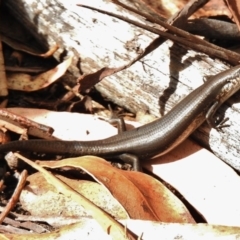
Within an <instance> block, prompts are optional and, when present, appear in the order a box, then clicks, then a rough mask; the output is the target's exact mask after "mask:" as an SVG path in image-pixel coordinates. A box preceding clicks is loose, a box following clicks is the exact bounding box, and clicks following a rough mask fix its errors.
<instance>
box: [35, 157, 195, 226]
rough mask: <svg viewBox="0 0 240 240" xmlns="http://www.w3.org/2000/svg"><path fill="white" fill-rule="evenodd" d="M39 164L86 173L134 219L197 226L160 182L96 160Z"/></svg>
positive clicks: (84, 159) (87, 158) (68, 160)
mask: <svg viewBox="0 0 240 240" xmlns="http://www.w3.org/2000/svg"><path fill="white" fill-rule="evenodd" d="M39 164H40V165H41V166H44V167H50V168H59V167H66V166H67V167H74V168H81V169H83V170H84V171H86V172H87V173H88V174H90V175H91V176H92V177H94V178H95V179H96V180H97V181H99V182H100V183H102V184H103V185H104V186H106V188H107V189H108V190H109V191H110V192H111V193H112V194H113V196H114V197H115V198H116V199H117V200H118V201H119V202H120V203H121V204H122V205H123V207H124V208H125V209H126V210H127V212H128V214H129V215H130V217H131V218H133V219H143V220H155V221H164V222H185V223H186V222H191V223H192V222H194V220H193V219H192V217H191V215H190V214H189V212H188V211H187V209H186V208H185V207H184V205H183V204H182V203H181V202H180V200H179V199H177V197H176V196H174V195H173V194H172V193H171V192H170V191H169V190H168V189H167V188H166V187H165V186H164V185H162V184H161V183H160V182H159V181H157V180H155V179H153V178H152V177H150V176H148V175H146V174H144V173H139V172H138V173H137V172H126V171H122V170H118V169H116V168H113V167H112V166H111V165H110V164H109V163H108V162H106V161H104V160H103V159H101V158H98V157H94V156H85V157H78V158H68V159H65V160H61V161H41V162H39ZM140 179H141V180H140Z"/></svg>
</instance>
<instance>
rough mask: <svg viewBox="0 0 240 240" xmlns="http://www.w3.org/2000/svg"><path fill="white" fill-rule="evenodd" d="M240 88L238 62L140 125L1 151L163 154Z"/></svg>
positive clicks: (0, 148) (27, 143)
mask: <svg viewBox="0 0 240 240" xmlns="http://www.w3.org/2000/svg"><path fill="white" fill-rule="evenodd" d="M239 88H240V66H236V67H233V68H231V69H229V70H226V71H224V72H222V73H220V74H217V75H216V76H213V77H211V78H210V79H209V80H208V81H207V82H206V83H204V84H203V85H202V86H200V87H198V88H197V89H195V90H194V91H192V92H191V93H190V94H189V95H188V96H187V97H185V98H184V99H183V100H182V101H181V102H179V103H178V104H177V105H176V106H175V107H174V108H173V109H172V110H171V111H170V112H168V113H167V114H166V115H165V116H163V117H162V118H160V119H158V120H156V121H154V122H151V123H149V124H146V125H144V126H142V127H139V128H136V129H133V130H130V131H126V132H122V133H120V134H118V135H115V136H112V137H109V138H106V139H103V140H96V141H55V140H53V141H51V140H28V141H13V142H9V143H6V144H4V145H0V152H7V151H34V152H42V153H58V154H71V155H75V156H80V155H95V156H102V157H106V158H111V157H114V156H117V157H119V158H121V159H123V156H125V155H126V154H132V155H134V156H137V157H138V158H139V159H143V158H151V157H153V156H155V155H163V154H165V153H167V152H169V151H170V150H172V149H173V148H175V147H176V146H177V145H179V144H180V143H181V142H182V141H183V140H185V139H186V138H187V137H188V136H189V135H190V134H191V133H192V132H193V131H194V130H195V129H196V128H198V127H199V126H200V125H201V124H202V123H203V122H204V121H205V120H206V114H207V113H208V114H209V112H208V111H209V109H210V108H211V107H212V105H213V104H214V103H215V105H216V107H215V109H214V110H212V109H211V112H210V116H211V117H212V115H213V114H214V113H215V110H216V108H218V107H219V106H220V105H221V104H222V103H223V102H224V101H225V100H226V99H228V98H229V97H230V96H231V95H232V94H234V93H235V92H236V91H238V90H239ZM209 120H211V119H209ZM213 127H214V126H213ZM133 168H134V169H135V170H138V169H139V165H138V164H136V165H134V166H133Z"/></svg>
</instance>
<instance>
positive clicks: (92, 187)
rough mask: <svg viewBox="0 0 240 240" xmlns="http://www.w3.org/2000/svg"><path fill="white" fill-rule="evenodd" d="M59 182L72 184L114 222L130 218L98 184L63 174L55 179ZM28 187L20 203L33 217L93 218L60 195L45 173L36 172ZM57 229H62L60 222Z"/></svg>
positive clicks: (30, 177) (75, 219)
mask: <svg viewBox="0 0 240 240" xmlns="http://www.w3.org/2000/svg"><path fill="white" fill-rule="evenodd" d="M56 177H57V178H58V179H60V180H61V181H63V182H64V183H66V184H67V185H69V186H70V187H71V188H73V189H74V190H75V191H77V192H79V193H80V194H82V195H83V196H85V197H86V198H87V199H89V200H90V201H91V202H93V203H94V204H95V205H97V206H98V207H100V208H101V209H103V210H104V211H106V212H108V213H109V214H110V215H111V216H113V217H114V218H115V219H127V218H128V215H127V213H126V211H125V210H124V209H123V207H122V206H121V205H120V204H119V203H118V202H117V201H116V199H114V198H113V197H112V195H111V194H110V193H109V191H107V189H106V188H105V187H104V186H102V185H101V184H99V183H96V182H92V181H86V180H77V179H69V178H66V177H64V176H61V175H57V176H56ZM27 181H28V185H27V186H26V187H25V188H24V190H23V191H22V193H21V198H20V202H21V205H22V208H23V209H24V210H26V211H28V212H29V213H30V214H31V216H32V217H41V218H43V219H44V218H46V221H47V219H48V218H54V217H55V218H57V217H60V216H59V212H61V218H62V219H63V224H64V223H65V222H64V220H66V221H67V220H69V221H70V220H71V221H73V220H74V221H73V222H77V221H79V219H83V218H92V216H91V214H90V213H88V211H87V210H86V209H84V208H83V207H82V206H80V205H79V204H77V203H76V202H75V201H73V200H72V199H70V198H68V197H66V196H64V195H63V194H60V193H59V192H58V191H57V189H56V187H54V186H53V185H51V184H49V183H48V182H47V181H46V179H45V178H44V176H43V174H41V173H39V172H37V173H35V174H32V175H31V176H29V177H28V179H27ZM54 226H55V227H60V226H62V223H61V222H59V224H58V225H56V224H54Z"/></svg>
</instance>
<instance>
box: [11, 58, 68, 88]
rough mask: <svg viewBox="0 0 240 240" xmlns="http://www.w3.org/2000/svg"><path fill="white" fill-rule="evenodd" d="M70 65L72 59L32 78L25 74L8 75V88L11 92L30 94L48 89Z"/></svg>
mask: <svg viewBox="0 0 240 240" xmlns="http://www.w3.org/2000/svg"><path fill="white" fill-rule="evenodd" d="M71 63H72V57H69V58H68V59H66V60H65V61H64V62H62V63H60V64H59V65H58V66H56V67H55V68H53V69H51V70H49V71H47V72H45V73H42V74H40V75H38V76H36V77H34V78H32V76H30V75H28V74H25V73H8V74H7V79H8V82H7V84H8V88H9V89H12V90H19V91H26V92H32V91H37V90H40V89H42V88H46V87H48V86H49V85H50V84H52V83H54V82H55V81H56V80H57V79H59V78H60V77H61V76H62V75H63V74H64V73H65V72H66V71H67V69H68V67H69V66H70V65H71Z"/></svg>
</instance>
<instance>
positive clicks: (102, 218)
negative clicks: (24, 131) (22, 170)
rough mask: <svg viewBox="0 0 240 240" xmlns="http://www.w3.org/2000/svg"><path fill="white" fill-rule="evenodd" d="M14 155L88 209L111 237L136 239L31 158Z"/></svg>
mask: <svg viewBox="0 0 240 240" xmlns="http://www.w3.org/2000/svg"><path fill="white" fill-rule="evenodd" d="M15 155H16V156H17V157H18V158H20V159H22V160H23V161H24V162H26V163H27V164H29V165H30V166H31V167H33V168H34V169H36V170H38V171H39V172H41V173H42V174H43V175H44V177H45V178H46V180H47V181H48V182H49V183H50V184H52V185H54V186H55V187H56V188H57V189H58V191H59V192H61V193H62V194H64V195H66V196H68V197H70V198H72V199H73V200H74V201H76V202H77V203H78V204H80V205H81V206H83V207H84V208H86V209H87V210H88V211H90V212H91V214H92V216H93V217H94V219H95V220H96V221H97V222H98V223H99V224H100V225H101V227H102V228H103V229H104V231H105V232H107V233H108V234H109V235H111V236H112V237H113V239H119V240H120V239H128V238H129V239H136V236H134V235H133V234H131V233H130V232H128V231H126V229H125V228H124V227H123V226H122V225H121V224H119V223H118V222H117V221H116V220H115V219H113V218H112V217H111V216H110V215H109V214H108V213H106V212H105V211H103V210H101V209H100V208H98V207H97V206H96V205H95V204H93V203H92V202H91V201H89V200H88V199H87V198H85V197H84V196H82V195H81V194H79V193H77V192H76V191H75V190H74V189H72V188H71V187H70V186H68V185H66V184H65V183H63V182H62V181H60V180H59V179H57V178H56V177H55V176H54V175H52V174H51V173H50V172H48V171H47V170H45V169H44V168H42V167H41V166H40V165H38V164H36V163H34V162H32V161H31V160H29V159H27V158H25V157H23V156H21V155H20V154H18V153H15Z"/></svg>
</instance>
